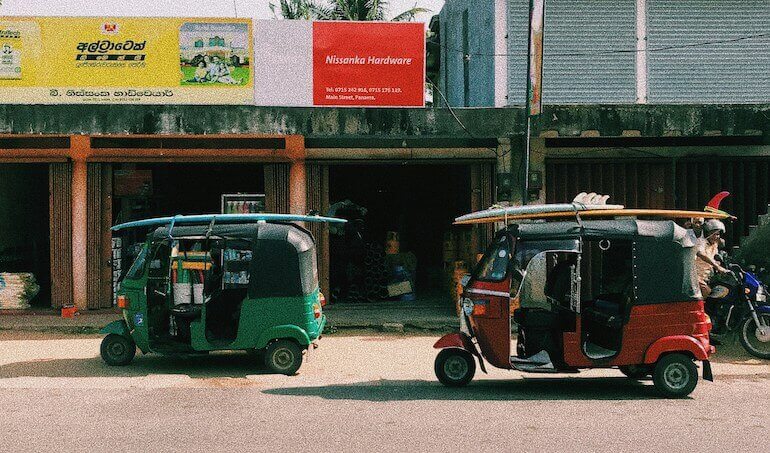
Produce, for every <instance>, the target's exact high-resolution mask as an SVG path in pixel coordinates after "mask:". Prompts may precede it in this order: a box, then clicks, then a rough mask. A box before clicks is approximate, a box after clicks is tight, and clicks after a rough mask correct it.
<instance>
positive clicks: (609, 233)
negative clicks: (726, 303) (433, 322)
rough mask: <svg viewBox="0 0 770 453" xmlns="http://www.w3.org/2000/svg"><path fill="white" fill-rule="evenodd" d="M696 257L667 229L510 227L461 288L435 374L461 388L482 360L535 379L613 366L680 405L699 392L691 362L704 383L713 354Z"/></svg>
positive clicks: (621, 224)
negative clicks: (455, 323) (455, 327)
mask: <svg viewBox="0 0 770 453" xmlns="http://www.w3.org/2000/svg"><path fill="white" fill-rule="evenodd" d="M695 253H696V248H695V236H694V234H693V233H692V231H691V230H685V229H684V228H681V227H680V226H678V225H677V224H676V223H675V222H674V221H672V220H637V219H635V218H617V219H616V218H612V219H607V220H581V218H580V216H576V217H573V220H570V221H556V222H548V223H521V224H512V225H509V226H507V227H506V228H504V229H503V230H501V231H500V232H498V234H497V235H496V237H495V239H494V241H493V242H492V244H491V245H490V246H489V248H488V250H487V251H486V253H485V254H484V255H483V257H482V258H481V260H480V261H479V263H478V264H477V266H476V267H475V269H474V270H473V272H472V274H471V275H470V279H469V280H468V281H467V283H466V284H465V286H464V291H463V294H462V313H461V315H460V316H461V331H460V332H458V333H453V334H449V335H445V336H444V337H443V338H441V339H440V340H439V341H438V342H437V343H436V344H435V345H434V347H435V348H437V349H441V351H440V352H439V354H438V357H437V358H436V361H435V372H436V375H437V377H438V379H439V380H440V381H441V382H442V383H443V384H444V385H447V386H462V385H465V384H467V383H468V382H470V380H471V379H472V378H473V375H474V373H475V370H476V361H475V360H476V359H478V361H479V365H480V366H481V368H482V370H483V371H484V372H486V370H485V366H484V359H486V361H487V362H489V363H490V364H492V365H493V366H496V367H498V368H503V369H515V370H519V371H525V372H535V373H564V372H578V371H579V370H580V369H586V368H610V367H618V368H619V369H620V371H622V372H623V373H624V374H625V375H626V376H628V377H629V378H635V379H638V378H643V377H646V376H649V375H652V377H653V381H654V383H655V387H656V388H657V389H658V390H659V392H660V393H662V394H663V395H664V396H667V397H684V396H686V395H688V394H689V393H690V392H692V391H693V389H694V388H695V386H696V384H697V382H698V367H697V365H696V363H697V362H701V363H702V368H703V370H702V372H703V378H704V379H706V380H712V374H711V367H710V364H709V356H710V355H711V354H712V353H714V352H715V349H714V347H713V346H711V345H710V344H709V330H710V328H711V321H710V320H709V318H708V316H707V315H706V313H705V312H704V305H703V301H702V300H701V294H700V290H699V288H698V284H697V280H696V275H695V271H694V260H695ZM514 333H515V334H516V335H517V341H516V342H514V341H513V334H514ZM514 344H515V346H514ZM514 347H515V349H514Z"/></svg>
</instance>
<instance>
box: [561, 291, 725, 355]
mask: <svg viewBox="0 0 770 453" xmlns="http://www.w3.org/2000/svg"><path fill="white" fill-rule="evenodd" d="M576 327H577V328H576V331H575V332H566V333H565V334H564V337H563V339H564V361H565V363H566V364H567V365H568V366H570V367H576V368H581V367H591V366H597V365H606V366H620V365H639V364H645V363H647V364H649V363H654V362H655V361H657V359H658V357H659V356H660V355H661V354H663V353H667V352H687V353H690V354H692V355H693V357H695V358H696V359H698V360H706V359H708V356H709V354H711V353H712V352H713V349H712V347H711V345H710V344H709V330H710V329H711V323H710V322H709V320H708V317H707V316H706V313H705V311H704V309H703V301H688V302H673V303H672V302H667V303H661V304H649V305H635V306H633V307H632V308H631V314H630V317H629V320H628V322H627V323H626V325H625V326H624V327H623V340H622V345H621V349H620V352H619V354H618V355H617V356H615V357H614V358H612V359H610V360H609V361H593V360H591V359H589V358H588V357H586V355H585V354H584V353H583V349H582V338H581V322H580V316H579V315H578V316H577V323H576Z"/></svg>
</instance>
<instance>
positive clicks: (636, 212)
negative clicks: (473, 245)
mask: <svg viewBox="0 0 770 453" xmlns="http://www.w3.org/2000/svg"><path fill="white" fill-rule="evenodd" d="M541 206H543V207H545V206H563V205H541ZM608 206H609V205H608ZM480 212H484V211H480ZM474 214H476V213H474ZM576 215H580V217H581V218H591V219H597V218H616V217H659V218H667V219H689V218H694V217H702V218H704V219H720V220H725V219H731V218H734V217H733V216H731V215H730V214H728V213H726V212H723V211H720V212H710V211H686V210H674V209H623V208H621V209H586V210H575V209H572V210H565V209H562V210H553V209H552V210H545V209H544V210H541V211H540V212H530V213H524V214H515V215H497V216H483V217H482V216H477V217H474V218H469V217H468V216H470V214H469V215H468V216H462V217H458V218H457V219H455V225H474V224H480V223H496V222H506V221H507V222H512V221H517V220H538V219H559V218H574V217H575V216H576Z"/></svg>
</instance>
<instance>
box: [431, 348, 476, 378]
mask: <svg viewBox="0 0 770 453" xmlns="http://www.w3.org/2000/svg"><path fill="white" fill-rule="evenodd" d="M433 369H434V371H435V372H436V377H437V378H438V380H439V382H441V383H442V384H444V385H446V386H447V387H462V386H464V385H466V384H468V383H469V382H470V381H471V379H473V375H474V374H476V360H474V358H473V356H472V355H471V353H470V352H468V351H466V350H464V349H459V348H451V349H443V350H441V352H439V353H438V356H436V362H435V363H434V366H433Z"/></svg>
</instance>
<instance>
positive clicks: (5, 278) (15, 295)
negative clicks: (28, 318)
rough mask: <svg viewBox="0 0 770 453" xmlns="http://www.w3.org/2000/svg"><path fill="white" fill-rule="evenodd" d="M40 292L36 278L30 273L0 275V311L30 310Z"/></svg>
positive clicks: (5, 273)
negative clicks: (32, 302) (30, 304)
mask: <svg viewBox="0 0 770 453" xmlns="http://www.w3.org/2000/svg"><path fill="white" fill-rule="evenodd" d="M38 292H40V286H39V285H38V284H37V281H36V280H35V276H34V275H33V274H29V273H10V272H3V273H0V310H19V309H25V308H29V303H30V301H31V300H32V299H34V298H35V296H37V293H38Z"/></svg>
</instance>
